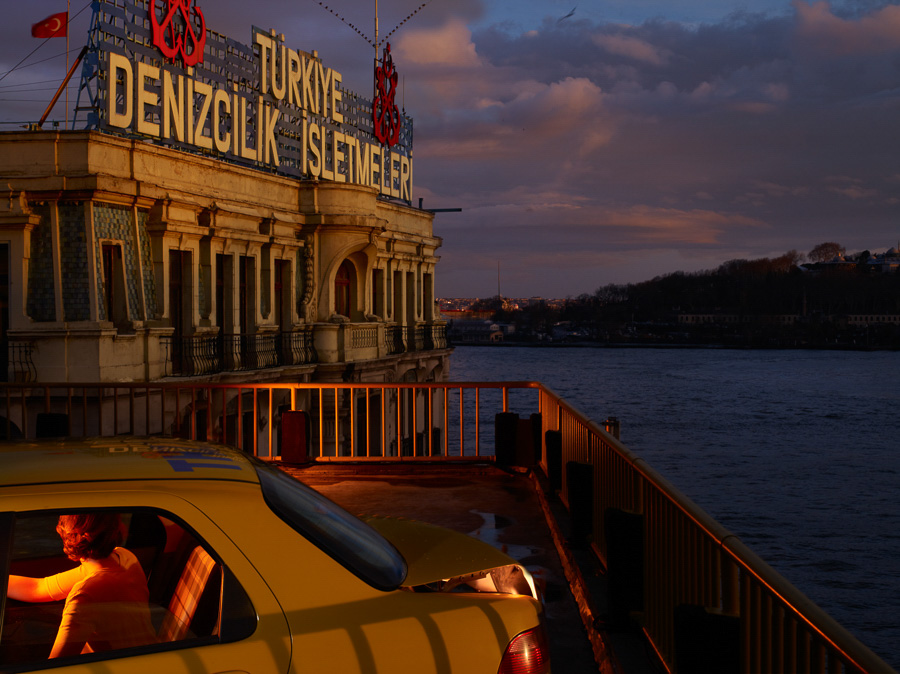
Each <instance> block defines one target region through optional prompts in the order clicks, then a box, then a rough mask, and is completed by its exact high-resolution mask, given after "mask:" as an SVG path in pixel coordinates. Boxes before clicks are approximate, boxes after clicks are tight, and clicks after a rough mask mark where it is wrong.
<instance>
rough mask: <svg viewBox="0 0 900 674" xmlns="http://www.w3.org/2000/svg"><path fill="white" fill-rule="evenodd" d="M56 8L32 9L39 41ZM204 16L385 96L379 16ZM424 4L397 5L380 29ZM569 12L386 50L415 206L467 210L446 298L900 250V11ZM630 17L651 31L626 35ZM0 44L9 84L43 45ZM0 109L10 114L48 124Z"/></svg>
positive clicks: (455, 29)
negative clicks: (407, 139) (316, 58)
mask: <svg viewBox="0 0 900 674" xmlns="http://www.w3.org/2000/svg"><path fill="white" fill-rule="evenodd" d="M57 4H58V3H55V2H50V0H35V1H34V2H33V3H30V4H29V5H28V12H30V13H32V14H34V17H33V21H32V20H31V19H25V22H26V24H27V26H30V24H31V23H33V22H34V21H38V20H40V19H41V18H43V17H44V16H46V15H48V14H50V13H52V11H57V10H55V9H51V8H55V7H56V6H57ZM201 4H204V7H205V9H206V12H207V23H208V25H209V27H210V28H212V29H213V30H217V31H218V32H222V33H225V34H227V35H230V36H231V37H234V38H235V39H239V40H242V41H247V42H249V40H250V25H249V22H251V21H252V23H254V24H256V25H259V26H261V27H271V28H275V29H276V30H278V31H279V32H283V33H285V35H286V36H287V39H288V42H289V43H290V44H292V45H293V46H295V47H297V48H300V49H304V50H307V51H309V50H312V49H317V50H318V51H319V53H320V54H321V55H322V57H323V59H324V60H325V61H326V63H328V64H329V65H330V66H331V67H334V68H336V69H337V70H339V71H341V72H342V74H343V76H344V83H345V84H346V85H347V86H348V87H349V88H351V89H354V90H357V91H360V92H367V91H368V90H369V88H370V87H371V63H372V57H373V56H374V50H373V49H372V47H370V46H369V45H368V44H367V43H366V42H365V41H364V40H363V39H362V38H361V37H359V36H358V35H357V34H356V32H355V31H354V30H351V29H350V28H349V27H348V26H347V25H346V24H348V23H352V24H353V25H355V26H356V27H357V28H359V29H360V30H361V31H362V32H364V33H366V35H367V36H369V37H371V36H372V35H373V32H374V26H373V25H372V18H373V17H372V16H371V8H369V7H368V6H367V5H366V6H363V5H360V4H359V3H348V2H340V1H339V0H336V1H335V3H333V4H336V5H340V6H341V7H343V9H341V10H338V9H334V8H332V9H334V11H335V12H337V13H340V14H341V16H342V17H343V19H344V23H342V21H341V20H339V19H338V18H336V17H335V16H333V15H332V14H331V13H329V12H328V11H326V10H325V9H323V8H322V7H320V6H319V3H318V2H317V1H316V0H304V1H297V0H292V1H291V2H287V0H284V1H275V0H268V1H266V2H262V3H258V6H254V7H253V10H252V17H250V16H249V14H250V13H249V12H248V10H247V8H246V4H245V3H240V4H239V3H238V2H236V0H219V1H218V2H216V3H212V2H209V1H207V2H206V3H201ZM326 4H329V5H330V4H331V3H326ZM421 4H422V3H421V0H381V2H380V3H379V14H380V29H381V35H382V36H383V35H384V34H386V33H387V32H389V31H390V30H392V29H393V28H394V27H395V26H396V25H397V24H398V23H399V22H402V21H403V20H404V19H405V17H407V16H408V15H409V14H410V12H412V11H413V10H415V9H416V8H417V7H418V6H419V5H421ZM571 4H573V3H568V4H567V3H564V2H562V1H561V0H553V1H550V2H548V3H546V4H545V5H541V6H540V7H538V8H537V11H532V10H533V6H534V7H536V6H537V5H536V3H530V2H526V1H525V0H523V1H522V2H515V3H509V2H503V1H501V0H497V1H496V2H492V3H485V2H480V1H478V0H465V1H463V2H452V3H448V2H439V1H434V2H431V3H429V4H428V5H427V6H426V7H425V8H424V9H423V10H421V11H420V12H419V13H418V14H417V15H416V16H415V17H414V18H413V19H412V20H410V21H408V22H407V23H406V24H404V25H403V28H402V29H401V30H398V31H397V32H396V33H395V34H394V35H393V36H392V38H391V40H392V44H393V53H394V59H395V64H396V65H397V67H398V69H399V72H400V75H401V82H402V85H401V86H402V90H401V92H400V98H401V100H402V102H403V103H404V105H405V108H406V110H407V111H408V112H409V113H410V114H411V115H412V116H413V118H414V120H415V134H416V154H415V162H416V164H415V180H416V191H417V194H416V198H418V197H422V198H423V199H424V201H425V204H426V207H432V208H442V207H461V208H463V209H464V210H463V212H461V213H454V214H441V215H439V216H438V217H437V219H436V222H435V227H436V233H437V234H438V235H439V236H442V237H443V239H444V245H443V248H442V249H441V255H442V263H441V265H440V267H439V274H438V281H437V285H438V287H437V290H438V293H439V294H445V295H484V294H492V293H493V292H495V290H496V267H497V262H498V260H499V261H501V267H502V269H503V276H504V279H506V280H505V282H504V293H505V294H509V295H537V294H540V295H544V296H553V295H563V296H565V295H577V294H579V293H582V292H592V291H593V290H594V289H596V288H597V287H599V286H601V285H605V284H607V283H610V282H625V281H637V280H641V279H642V278H649V277H652V276H655V275H658V274H662V273H666V272H672V271H676V270H686V271H689V270H692V269H707V268H713V267H715V266H717V265H718V264H719V263H721V262H722V261H724V260H728V259H734V258H742V257H747V258H755V257H760V256H765V255H780V254H781V253H783V252H785V251H786V250H789V249H798V250H800V251H808V250H810V249H811V248H812V247H813V246H814V245H816V244H817V243H820V242H821V241H825V240H835V241H839V242H840V243H842V244H843V245H844V246H846V247H847V248H848V249H849V250H862V249H870V250H875V251H877V250H882V249H885V248H888V247H890V246H892V245H896V243H897V240H898V238H900V227H898V225H897V206H898V204H900V179H898V176H900V169H898V168H897V160H896V157H897V156H900V134H898V133H897V132H896V130H895V129H896V120H897V119H898V118H900V115H898V113H900V84H898V83H900V5H898V4H897V3H896V2H884V1H883V0H852V1H850V0H848V1H847V2H841V3H838V2H834V3H832V4H828V3H827V2H823V1H821V0H813V1H809V2H807V1H806V0H796V2H794V3H793V4H790V3H789V2H788V0H758V1H757V2H754V3H753V6H754V7H758V8H761V9H760V11H756V12H750V11H734V12H732V13H730V14H728V15H727V16H719V17H718V18H716V19H715V20H711V19H710V18H709V17H710V16H712V12H713V8H714V4H715V3H713V2H711V1H710V2H703V1H701V0H697V1H695V2H690V3H687V2H686V3H679V4H680V5H683V7H681V9H680V10H679V11H681V12H682V13H681V14H680V15H679V16H678V17H676V18H678V19H679V20H677V21H676V20H672V19H671V17H673V16H674V15H672V14H671V12H669V11H667V9H666V8H667V7H671V3H670V2H668V1H667V2H665V3H661V2H656V0H645V1H642V2H637V0H629V3H628V5H626V4H620V3H619V0H611V2H610V3H608V9H609V11H608V12H607V13H606V14H605V15H604V14H603V13H601V12H599V11H597V10H596V8H592V7H593V6H590V7H589V6H585V7H579V10H578V11H576V13H575V14H574V15H572V16H571V17H569V18H568V19H566V20H565V21H562V22H560V21H559V17H561V16H563V15H564V14H566V13H567V12H568V11H569V10H571ZM718 4H720V5H722V3H718ZM725 4H726V5H727V4H728V3H725ZM742 4H746V3H742ZM75 5H77V3H75V4H73V11H74V10H75V8H76V6H75ZM737 5H738V3H736V2H735V3H734V7H737ZM605 6H606V5H605ZM628 6H633V7H635V8H638V7H639V8H640V9H642V11H643V12H644V14H645V15H646V16H653V17H656V18H650V19H647V20H641V21H632V22H629V21H627V20H626V19H624V12H625V10H626V7H628ZM723 6H724V5H723ZM520 7H521V8H522V11H519V8H520ZM504 8H505V9H504ZM526 8H527V9H528V10H529V11H527V12H526V11H525V10H526ZM501 10H502V11H501ZM682 10H683V11H682ZM672 11H675V10H674V9H673V10H672ZM503 12H506V13H505V14H504V13H503ZM345 13H346V14H345ZM691 13H693V14H694V15H696V16H697V17H699V19H698V20H696V21H693V22H691V23H687V22H685V20H684V16H686V15H688V14H691ZM720 14H721V12H720ZM717 16H718V15H717ZM667 17H668V18H667ZM80 20H83V21H85V26H84V27H83V28H82V29H81V30H82V31H86V18H84V17H83V18H82V19H80ZM0 38H2V39H3V40H4V43H5V46H4V48H3V49H2V51H0V72H4V71H5V70H6V69H8V68H9V67H11V66H12V65H13V64H14V61H16V60H18V58H20V56H19V55H24V54H25V53H27V51H28V50H30V49H32V48H33V46H34V42H35V41H33V40H32V39H31V38H30V36H29V35H28V34H27V27H25V28H23V27H22V26H18V27H11V26H10V23H9V22H7V23H6V24H4V25H2V26H0ZM51 42H52V41H51ZM79 46H80V45H79ZM50 47H52V48H53V49H50ZM54 50H55V52H54ZM60 51H61V45H57V44H52V45H48V48H47V54H48V55H50V54H52V53H59V52H60ZM61 69H62V68H61V67H60V66H59V64H58V62H57V63H50V62H48V63H47V64H41V65H38V66H33V67H32V68H30V69H29V70H27V71H23V72H21V73H17V74H16V75H15V76H14V77H10V78H7V80H5V81H3V82H2V83H0V87H2V86H5V85H7V84H11V83H13V82H20V83H28V82H29V81H30V82H37V81H39V80H41V79H47V80H52V79H54V78H58V72H59V70H61ZM48 86H50V85H48ZM23 95H24V94H23ZM50 95H52V92H51V93H49V94H48V93H46V92H40V93H39V94H38V93H32V94H30V96H31V97H32V98H34V99H39V100H40V99H43V100H47V99H49V96H50ZM0 96H3V97H4V98H3V102H2V108H0V115H2V117H0V118H2V120H9V119H16V118H17V117H16V116H15V115H17V114H19V110H21V111H22V112H21V114H22V117H21V118H22V119H26V118H32V119H33V118H35V113H34V111H35V110H36V109H38V108H40V110H38V112H37V116H39V115H40V112H42V106H41V105H40V103H39V102H37V103H36V102H31V103H27V102H19V101H15V100H13V98H12V97H11V96H9V94H5V92H4V90H3V89H0ZM29 106H30V107H29ZM26 115H27V116H26Z"/></svg>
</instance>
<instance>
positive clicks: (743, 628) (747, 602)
mask: <svg viewBox="0 0 900 674" xmlns="http://www.w3.org/2000/svg"><path fill="white" fill-rule="evenodd" d="M301 411H302V412H301ZM501 412H503V413H507V414H506V415H504V417H502V418H497V417H496V415H497V414H499V413H501ZM510 412H517V413H520V414H524V415H525V416H529V415H535V414H537V415H539V416H533V417H531V423H535V422H537V423H538V424H539V425H540V429H539V430H540V434H539V435H538V436H537V437H538V438H539V439H540V447H539V448H538V449H539V456H541V462H540V463H541V466H542V468H543V470H544V472H545V473H546V474H547V475H548V479H549V481H550V484H551V486H553V483H554V480H558V488H559V490H560V496H561V498H562V500H563V502H564V503H565V504H566V505H567V506H568V507H569V509H570V512H571V514H572V518H573V528H576V527H575V524H576V522H581V523H583V522H585V521H587V522H588V529H587V532H586V533H587V535H588V540H590V542H591V547H592V548H593V549H594V551H595V552H596V554H597V556H598V557H599V559H600V560H601V561H602V562H603V563H604V564H605V565H606V567H607V580H608V581H609V585H610V595H609V601H610V605H611V606H610V608H611V613H612V614H614V613H615V611H616V610H618V611H620V612H621V613H622V614H623V615H627V617H628V619H629V620H634V619H639V621H640V623H641V624H642V625H643V629H644V631H645V633H646V635H647V637H648V639H649V641H650V643H651V644H652V645H653V647H654V648H655V649H656V651H657V653H658V654H659V656H660V657H661V658H662V659H663V661H664V662H666V664H667V666H668V667H669V669H670V670H671V671H674V670H675V665H676V653H677V652H679V649H681V648H683V647H684V640H685V638H687V639H689V640H691V639H692V640H693V641H695V642H699V644H700V648H701V650H702V649H704V648H705V647H706V646H707V645H708V644H710V643H714V642H715V643H716V645H717V647H721V646H722V643H719V642H720V641H722V640H721V638H720V636H721V635H722V634H731V635H733V641H732V643H731V644H730V645H729V644H727V643H726V644H725V646H724V647H725V649H726V650H727V651H728V653H727V654H726V656H725V657H726V659H729V658H730V659H729V660H728V661H729V662H732V663H733V667H731V668H730V671H740V672H742V673H743V674H757V673H762V672H791V673H793V672H797V673H806V672H808V673H810V674H812V673H816V674H820V673H826V672H827V673H828V674H847V673H850V672H859V673H863V672H867V673H875V672H878V673H881V672H890V671H892V670H891V668H890V667H889V666H888V665H887V664H886V663H884V662H883V661H882V660H880V659H879V658H878V657H877V656H876V655H874V654H873V653H872V652H871V651H869V650H868V649H867V648H866V647H865V646H864V645H862V644H861V643H860V642H859V641H857V640H856V639H855V638H854V637H853V636H852V635H850V634H849V633H848V632H847V631H846V630H844V629H843V628H842V627H841V626H840V625H838V624H837V623H836V622H835V621H834V620H833V619H831V618H830V617H829V616H828V615H827V614H825V613H824V612H823V611H822V610H821V609H819V608H818V607H816V606H815V605H814V604H813V603H812V602H810V601H809V599H807V598H806V597H805V596H803V595H802V594H801V593H800V592H799V591H798V590H796V589H795V588H794V587H793V586H791V585H790V584H789V583H788V582H787V581H786V580H784V579H783V578H782V577H781V576H780V575H779V574H778V573H776V572H775V571H774V570H773V569H771V568H770V567H769V566H768V565H767V564H766V563H765V562H763V561H762V560H760V559H759V558H758V557H757V556H756V555H754V554H753V553H752V552H751V551H750V550H749V549H747V548H746V547H745V546H744V545H743V544H742V543H741V542H740V540H738V539H737V538H736V537H735V536H734V535H732V534H731V533H730V532H728V531H727V530H726V529H724V528H723V527H722V526H721V525H719V524H718V523H717V522H716V521H714V520H713V519H712V518H711V517H709V515H707V514H706V513H705V512H703V511H702V510H701V509H700V508H698V507H697V506H696V505H694V504H693V503H692V502H691V501H690V500H689V499H688V498H686V497H685V496H684V495H683V494H682V493H681V492H679V491H678V490H677V489H675V488H674V487H673V486H672V485H670V484H669V483H668V482H667V481H666V480H665V479H664V478H662V477H661V476H660V475H659V474H658V473H656V472H655V471H654V470H653V469H652V468H650V467H649V466H648V465H647V464H646V463H645V462H644V461H643V460H641V459H640V458H638V457H636V456H635V455H633V454H632V453H631V452H630V451H629V450H628V449H627V448H626V447H624V446H623V445H622V444H621V443H620V442H618V441H617V440H616V439H615V438H614V437H613V436H612V435H610V434H608V433H606V432H605V431H604V430H603V429H601V428H600V426H598V425H597V424H595V423H594V422H592V421H590V420H589V419H588V418H587V417H585V416H584V415H582V414H581V413H579V412H578V411H576V410H575V409H574V408H572V407H571V406H570V405H568V404H567V403H566V402H565V401H563V400H562V399H560V398H559V397H558V396H557V395H555V394H554V393H553V392H552V391H550V390H548V389H546V388H544V387H543V386H541V385H540V384H536V383H532V382H527V383H516V382H506V383H452V384H451V383H428V384H418V383H408V384H321V385H319V384H272V385H261V384H248V385H202V384H173V383H159V384H151V383H147V384H46V385H39V386H38V385H15V384H0V437H6V438H10V437H16V436H17V434H18V435H24V436H26V437H29V438H33V437H35V436H36V435H39V434H40V435H58V436H68V437H77V436H98V435H101V436H112V435H118V434H132V435H143V436H148V435H153V436H166V435H170V436H180V437H188V438H194V439H210V440H215V441H218V442H223V443H226V444H229V445H232V446H234V447H237V448H240V449H242V450H244V451H247V452H248V453H252V454H255V455H258V456H261V457H264V458H268V459H271V460H280V461H285V462H288V461H302V460H306V459H307V458H312V459H315V460H317V461H345V460H355V461H376V460H382V461H422V460H442V461H449V460H460V459H477V460H479V461H485V460H487V461H493V460H496V459H495V452H497V451H498V450H500V449H501V448H502V446H501V444H500V443H501V440H502V439H501V437H500V426H501V424H500V423H497V425H496V429H495V423H496V422H500V421H502V420H503V419H505V418H508V417H510V416H512V415H510V414H508V413H510ZM291 413H292V414H291ZM298 422H299V424H298ZM517 423H519V422H517ZM521 423H525V422H521ZM304 427H305V429H306V431H305V433H304V432H303V431H302V430H301V429H303V428H304ZM289 428H292V429H298V432H294V433H292V432H289V431H288V430H286V429H289ZM495 434H496V435H495ZM529 437H531V434H529ZM159 441H160V442H161V443H162V442H164V438H162V437H161V438H160V439H159ZM531 456H534V455H533V454H532V455H531ZM585 494H588V495H589V498H587V499H585V498H584V497H585ZM583 503H586V505H584V506H581V504H583ZM623 522H624V523H625V524H623ZM623 527H624V528H625V529H630V530H629V531H626V532H625V535H623V534H622V531H623ZM635 541H637V543H638V545H637V546H635V545H634V544H635ZM635 549H636V550H637V554H635V555H634V556H633V557H632V558H630V559H626V558H628V555H629V554H630V553H633V552H634V551H635ZM623 559H625V561H626V562H627V564H626V565H625V566H626V567H627V568H628V569H631V572H629V573H625V574H623V575H622V569H623ZM635 570H636V571H637V572H636V573H635V572H634V571H635ZM616 574H620V575H616ZM629 585H630V587H629ZM620 590H624V592H621V591H620ZM685 609H694V610H695V611H694V613H696V612H697V611H699V612H700V613H701V614H702V615H703V616H704V620H701V621H700V622H695V623H693V624H692V626H691V628H690V629H689V630H685V629H683V627H684V620H683V619H682V616H684V615H686V614H685ZM704 625H706V626H707V627H704ZM709 625H712V627H711V628H710V627H708V626H709ZM713 632H715V634H716V635H717V636H716V637H713V636H711V634H712V633H713ZM685 635H687V637H685ZM727 641H728V639H725V642H727ZM729 649H730V650H729ZM707 650H708V649H707ZM685 669H687V668H685ZM722 671H726V669H723V670H722Z"/></svg>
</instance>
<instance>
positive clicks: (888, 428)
mask: <svg viewBox="0 0 900 674" xmlns="http://www.w3.org/2000/svg"><path fill="white" fill-rule="evenodd" d="M448 379H449V380H450V381H540V382H542V383H544V384H545V385H547V386H549V387H550V388H551V389H553V390H554V391H556V392H557V393H558V394H560V395H561V396H562V397H564V398H566V399H567V400H568V401H569V402H570V403H572V404H574V405H575V407H577V408H578V409H580V410H581V411H582V412H583V413H585V414H586V415H587V416H589V417H591V418H592V419H594V420H595V421H598V422H599V421H602V420H603V419H605V418H607V417H608V416H615V417H618V418H619V421H620V423H621V440H622V442H624V443H625V445H626V446H627V447H629V448H630V449H631V450H632V451H634V452H635V453H636V454H638V455H640V456H642V457H643V458H644V459H646V460H647V461H648V463H650V465H652V466H653V467H654V468H655V469H656V470H658V471H659V472H660V473H661V474H662V475H663V476H665V477H666V478H667V479H669V480H670V481H671V482H672V483H673V484H675V485H676V486H677V487H678V488H679V489H680V490H681V491H682V492H684V493H685V494H686V495H687V496H688V497H690V498H691V499H692V500H693V501H694V502H695V503H697V504H698V505H700V506H701V507H702V508H703V509H705V510H706V511H707V512H708V513H709V514H710V515H712V516H713V517H714V518H715V519H717V520H718V521H719V522H721V523H722V524H723V525H724V526H725V527H727V528H728V529H729V530H731V531H732V532H733V533H735V534H736V535H738V536H739V537H740V538H741V540H743V541H744V543H745V544H747V545H748V546H749V547H750V548H751V549H752V550H754V552H756V553H757V554H759V555H760V556H761V557H762V558H763V559H765V560H766V561H767V562H768V563H769V564H770V565H771V566H772V567H773V568H775V569H776V570H777V571H778V572H779V573H781V574H782V575H783V576H785V577H786V578H787V579H788V580H789V581H791V582H792V583H793V584H794V585H795V586H796V587H797V588H799V589H800V590H801V591H802V592H804V593H805V594H806V595H807V596H808V597H809V598H810V599H812V600H813V601H814V602H816V603H817V604H818V605H819V606H821V607H822V608H823V609H825V610H826V611H827V612H828V613H829V614H830V615H831V616H832V617H834V618H835V619H836V620H837V621H838V622H840V623H841V624H842V625H843V626H844V627H845V628H847V629H848V630H849V631H850V632H851V633H853V634H854V635H855V636H856V637H857V638H859V639H860V641H862V642H863V643H865V644H866V645H867V646H869V647H870V648H871V649H872V650H873V651H875V652H876V653H877V654H878V655H880V656H881V657H882V658H883V659H884V660H885V661H886V662H888V663H889V664H891V665H892V666H893V667H894V668H895V669H897V670H898V671H900V433H898V416H900V353H890V352H873V353H864V352H838V351H802V350H795V351H734V350H724V349H630V348H621V349H615V348H563V347H471V346H470V347H457V349H456V350H455V352H454V354H453V356H452V358H451V365H450V375H449V377H448ZM515 411H517V410H515Z"/></svg>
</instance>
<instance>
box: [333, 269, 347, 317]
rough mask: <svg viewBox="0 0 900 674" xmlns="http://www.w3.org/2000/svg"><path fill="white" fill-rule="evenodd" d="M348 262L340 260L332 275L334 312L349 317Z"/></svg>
mask: <svg viewBox="0 0 900 674" xmlns="http://www.w3.org/2000/svg"><path fill="white" fill-rule="evenodd" d="M350 272H351V267H350V263H349V262H348V261H347V260H344V261H343V262H341V266H340V267H338V270H337V275H336V276H335V277H334V313H336V314H340V315H341V316H347V317H348V318H349V317H350Z"/></svg>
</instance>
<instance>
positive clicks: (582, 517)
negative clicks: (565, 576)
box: [566, 461, 594, 546]
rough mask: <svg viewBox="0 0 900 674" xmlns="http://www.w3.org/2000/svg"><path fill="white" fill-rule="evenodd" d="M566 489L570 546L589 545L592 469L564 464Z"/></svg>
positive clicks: (571, 462)
mask: <svg viewBox="0 0 900 674" xmlns="http://www.w3.org/2000/svg"><path fill="white" fill-rule="evenodd" d="M566 489H567V490H568V494H569V515H570V516H571V517H572V545H573V546H582V545H587V544H588V543H590V538H591V534H592V533H593V531H594V467H593V466H592V465H591V464H589V463H579V462H578V461H569V462H568V463H567V464H566Z"/></svg>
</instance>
